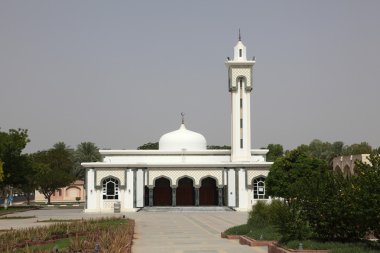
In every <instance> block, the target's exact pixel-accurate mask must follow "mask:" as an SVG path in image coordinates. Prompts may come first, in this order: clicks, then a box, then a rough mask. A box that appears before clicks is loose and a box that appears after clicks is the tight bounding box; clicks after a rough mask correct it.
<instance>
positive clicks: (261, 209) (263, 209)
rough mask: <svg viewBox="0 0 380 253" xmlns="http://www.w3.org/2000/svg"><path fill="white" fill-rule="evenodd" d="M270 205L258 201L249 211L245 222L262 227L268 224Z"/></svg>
mask: <svg viewBox="0 0 380 253" xmlns="http://www.w3.org/2000/svg"><path fill="white" fill-rule="evenodd" d="M270 212H271V211H270V205H269V204H267V202H266V201H258V202H257V203H256V205H254V206H252V211H250V212H249V218H248V222H247V224H248V225H250V226H255V227H263V226H267V225H269V224H270V220H271V217H270V216H271V213H270Z"/></svg>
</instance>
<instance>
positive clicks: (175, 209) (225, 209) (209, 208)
mask: <svg viewBox="0 0 380 253" xmlns="http://www.w3.org/2000/svg"><path fill="white" fill-rule="evenodd" d="M141 211H142V212H230V211H235V210H233V209H232V208H230V207H227V206H152V207H144V208H142V209H141Z"/></svg>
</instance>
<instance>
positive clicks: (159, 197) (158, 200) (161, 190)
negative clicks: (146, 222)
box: [153, 178, 172, 206]
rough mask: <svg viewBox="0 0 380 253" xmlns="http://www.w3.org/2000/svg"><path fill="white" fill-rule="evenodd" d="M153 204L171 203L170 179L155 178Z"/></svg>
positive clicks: (169, 204) (166, 204) (167, 204)
mask: <svg viewBox="0 0 380 253" xmlns="http://www.w3.org/2000/svg"><path fill="white" fill-rule="evenodd" d="M153 205H154V206H171V205H172V188H171V187H170V181H169V180H168V179H166V178H159V179H157V180H156V182H155V185H154V189H153Z"/></svg>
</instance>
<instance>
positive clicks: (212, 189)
mask: <svg viewBox="0 0 380 253" xmlns="http://www.w3.org/2000/svg"><path fill="white" fill-rule="evenodd" d="M199 205H201V206H216V205H218V188H217V187H216V180H215V179H213V178H211V177H206V178H204V179H203V180H202V182H201V188H199Z"/></svg>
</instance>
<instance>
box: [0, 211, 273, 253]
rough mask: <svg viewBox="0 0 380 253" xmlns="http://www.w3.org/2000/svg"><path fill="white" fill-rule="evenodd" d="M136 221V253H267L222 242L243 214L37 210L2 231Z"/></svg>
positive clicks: (3, 224)
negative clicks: (59, 222) (55, 223)
mask: <svg viewBox="0 0 380 253" xmlns="http://www.w3.org/2000/svg"><path fill="white" fill-rule="evenodd" d="M121 215H126V217H128V218H131V219H134V220H135V221H136V228H135V232H136V233H135V239H134V240H133V248H132V252H133V253H153V252H154V253H161V252H162V253H164V252H165V253H170V252H172V253H240V252H241V253H246V252H247V253H248V252H250V253H252V252H257V253H264V252H267V248H266V247H255V248H253V247H248V246H242V245H240V244H239V243H238V242H237V241H235V240H227V239H222V238H220V232H222V231H224V230H225V229H227V228H229V227H231V226H235V225H238V224H243V223H245V222H246V220H247V213H244V212H226V211H219V212H138V213H123V214H85V213H83V212H82V210H80V209H53V210H35V211H27V212H22V213H16V214H12V215H8V216H36V218H30V219H21V220H0V229H10V228H11V227H12V228H23V227H31V226H42V225H48V224H49V223H37V220H48V219H50V218H51V219H80V218H97V217H105V216H121Z"/></svg>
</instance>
